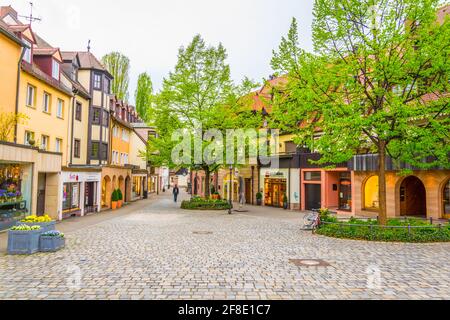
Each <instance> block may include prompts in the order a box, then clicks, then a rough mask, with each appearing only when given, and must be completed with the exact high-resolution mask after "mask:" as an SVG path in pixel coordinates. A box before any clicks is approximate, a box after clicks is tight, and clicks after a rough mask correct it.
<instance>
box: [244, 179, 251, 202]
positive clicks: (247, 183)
mask: <svg viewBox="0 0 450 320" xmlns="http://www.w3.org/2000/svg"><path fill="white" fill-rule="evenodd" d="M245 201H246V203H247V204H252V179H245Z"/></svg>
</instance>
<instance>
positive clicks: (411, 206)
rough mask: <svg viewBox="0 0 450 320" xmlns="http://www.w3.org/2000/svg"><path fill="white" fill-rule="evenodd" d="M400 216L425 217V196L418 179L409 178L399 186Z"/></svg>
mask: <svg viewBox="0 0 450 320" xmlns="http://www.w3.org/2000/svg"><path fill="white" fill-rule="evenodd" d="M400 214H401V215H402V216H420V217H426V216H427V194H426V190H425V186H424V184H423V183H422V181H420V179H419V178H417V177H414V176H410V177H408V178H406V179H405V180H403V182H402V185H401V186H400Z"/></svg>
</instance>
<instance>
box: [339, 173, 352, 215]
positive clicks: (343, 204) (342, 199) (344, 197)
mask: <svg viewBox="0 0 450 320" xmlns="http://www.w3.org/2000/svg"><path fill="white" fill-rule="evenodd" d="M339 210H343V211H351V210H352V180H351V177H347V174H342V175H341V179H340V181H339Z"/></svg>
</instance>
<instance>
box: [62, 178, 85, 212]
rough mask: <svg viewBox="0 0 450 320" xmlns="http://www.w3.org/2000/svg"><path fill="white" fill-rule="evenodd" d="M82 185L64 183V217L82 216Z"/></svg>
mask: <svg viewBox="0 0 450 320" xmlns="http://www.w3.org/2000/svg"><path fill="white" fill-rule="evenodd" d="M80 186H81V184H80V183H64V186H63V215H76V214H81V207H80Z"/></svg>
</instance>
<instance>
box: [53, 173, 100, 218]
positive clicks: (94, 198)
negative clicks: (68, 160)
mask: <svg viewBox="0 0 450 320" xmlns="http://www.w3.org/2000/svg"><path fill="white" fill-rule="evenodd" d="M67 170H71V171H63V172H62V173H61V183H62V200H61V206H62V207H61V212H62V217H61V218H62V219H67V218H70V217H74V216H85V215H87V214H91V213H97V212H99V211H100V194H101V192H100V186H101V171H100V169H98V170H92V171H87V172H86V171H73V170H72V168H69V169H67Z"/></svg>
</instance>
